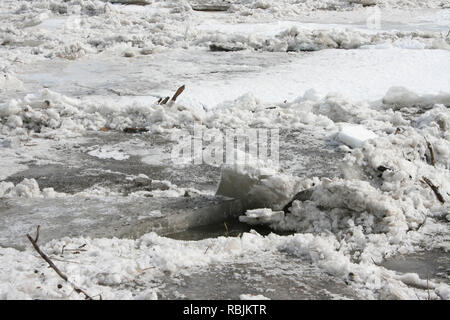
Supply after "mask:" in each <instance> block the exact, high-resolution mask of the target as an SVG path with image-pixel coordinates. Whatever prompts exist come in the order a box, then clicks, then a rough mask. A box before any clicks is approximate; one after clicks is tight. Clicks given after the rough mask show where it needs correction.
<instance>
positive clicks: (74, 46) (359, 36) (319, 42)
mask: <svg viewBox="0 0 450 320" xmlns="http://www.w3.org/2000/svg"><path fill="white" fill-rule="evenodd" d="M391 2H392V3H394V1H389V3H391ZM383 3H384V2H383ZM416 4H417V5H419V4H420V5H424V6H428V5H429V6H432V2H431V1H413V2H411V1H409V3H408V5H412V6H413V7H414V6H415V5H416ZM0 5H1V6H2V7H4V8H5V9H6V10H8V11H10V12H14V14H11V15H8V16H6V17H5V18H4V21H3V23H2V24H1V25H0V44H2V46H1V47H0V50H1V51H2V52H3V54H2V55H3V57H2V58H0V59H6V60H8V61H11V62H12V61H15V62H17V59H18V55H19V54H20V59H19V60H20V61H22V60H27V59H36V58H38V57H39V58H42V59H53V58H57V57H58V58H63V59H69V60H75V59H79V58H81V57H83V56H84V55H86V54H97V53H102V52H104V51H112V52H113V53H114V54H118V55H123V56H126V57H133V56H135V55H140V54H145V55H146V54H151V53H153V52H156V51H158V50H160V48H188V47H190V46H208V45H210V44H212V43H213V44H216V45H220V46H225V47H229V46H235V47H237V48H240V49H252V50H264V51H312V50H321V49H325V48H342V49H351V48H359V47H364V46H366V45H379V44H384V43H387V44H386V45H392V46H395V47H402V48H404V47H407V48H431V49H447V50H448V49H449V43H448V41H450V39H449V38H445V35H441V34H440V33H437V32H436V33H431V32H430V33H424V32H392V33H390V32H379V33H377V34H366V33H362V32H357V31H350V30H304V29H298V28H288V29H286V30H285V31H283V32H280V33H279V34H278V35H276V36H270V35H264V36H260V35H257V34H251V35H247V36H245V35H242V34H227V33H221V32H210V31H207V30H206V31H202V30H200V29H198V28H196V24H197V23H199V22H200V21H201V20H199V18H198V17H196V16H195V13H194V12H193V11H192V8H191V5H190V4H189V2H188V1H186V0H178V1H175V0H173V1H153V2H152V4H151V6H149V7H151V10H127V9H126V6H116V5H113V4H111V3H108V2H107V3H105V2H103V1H100V0H89V1H80V0H70V1H66V2H64V3H61V2H59V1H54V0H41V1H34V2H33V4H30V3H29V2H26V1H4V2H3V1H2V3H1V4H0ZM317 6H319V7H320V8H321V9H323V7H324V6H325V8H328V7H329V6H331V7H333V8H334V9H337V8H341V7H342V8H345V7H348V6H349V3H348V2H347V1H338V0H329V1H327V2H323V1H305V2H300V3H299V2H298V1H284V2H281V1H273V2H272V1H242V2H237V3H235V4H233V5H232V7H231V8H230V10H229V11H230V12H229V14H230V16H229V18H228V19H230V20H231V21H233V19H238V20H239V19H241V18H242V17H244V18H245V19H247V18H248V19H250V18H249V17H248V16H249V15H250V14H251V15H250V17H251V19H253V20H255V21H256V20H258V21H259V20H261V19H263V20H262V21H267V19H276V18H281V17H283V18H284V19H286V17H287V16H292V15H293V14H294V15H295V14H299V13H301V12H304V11H305V10H311V9H314V8H316V7H317ZM349 8H353V6H350V7H349ZM316 9H317V8H316ZM246 10H250V12H249V13H247V14H246V13H245V12H246ZM239 17H241V18H239ZM239 21H240V20H239ZM241 22H245V20H244V21H241ZM24 47H25V48H28V49H29V50H26V51H25V52H24V50H23V48H24ZM0 63H1V60H0Z"/></svg>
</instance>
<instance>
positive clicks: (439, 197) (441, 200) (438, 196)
mask: <svg viewBox="0 0 450 320" xmlns="http://www.w3.org/2000/svg"><path fill="white" fill-rule="evenodd" d="M422 179H423V181H424V182H425V183H426V184H427V185H428V186H429V187H430V188H431V190H433V192H434V194H435V195H436V198H437V199H438V200H439V201H440V202H441V203H445V200H444V197H443V196H442V194H441V193H440V192H439V188H438V187H436V186H435V185H434V184H433V183H432V182H431V181H430V180H429V179H428V178H426V177H422Z"/></svg>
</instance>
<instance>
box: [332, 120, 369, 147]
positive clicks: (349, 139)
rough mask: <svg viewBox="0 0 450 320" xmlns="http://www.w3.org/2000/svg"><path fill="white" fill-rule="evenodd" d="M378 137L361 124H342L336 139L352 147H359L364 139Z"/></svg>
mask: <svg viewBox="0 0 450 320" xmlns="http://www.w3.org/2000/svg"><path fill="white" fill-rule="evenodd" d="M376 137H378V136H377V135H376V134H375V133H374V132H372V131H370V130H367V129H366V128H364V127H362V126H354V125H353V126H348V125H347V126H344V128H342V130H341V131H339V135H338V139H339V140H341V141H342V142H343V143H345V144H346V145H348V146H349V147H352V148H358V147H361V145H362V144H363V143H364V141H367V140H369V139H374V138H376Z"/></svg>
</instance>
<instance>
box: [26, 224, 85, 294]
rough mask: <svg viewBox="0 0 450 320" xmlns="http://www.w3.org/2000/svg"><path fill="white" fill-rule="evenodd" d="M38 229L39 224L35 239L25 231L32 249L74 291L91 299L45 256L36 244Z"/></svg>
mask: <svg viewBox="0 0 450 320" xmlns="http://www.w3.org/2000/svg"><path fill="white" fill-rule="evenodd" d="M39 229H40V226H38V227H37V231H36V238H35V239H33V238H32V237H31V236H30V235H29V234H28V233H27V238H28V240H30V242H31V244H32V245H33V247H34V249H35V250H36V251H37V253H39V255H40V256H41V257H42V259H44V260H45V261H46V262H47V263H48V265H49V266H50V267H51V268H52V269H53V270H55V272H56V273H57V274H58V276H60V277H61V278H62V279H63V280H64V281H66V282H67V283H69V284H70V285H71V286H72V287H73V289H74V290H75V292H77V293H82V294H84V296H85V297H86V300H92V298H91V297H90V296H89V295H88V294H87V293H86V292H84V290H83V289H80V288H78V287H77V286H76V285H75V284H73V283H72V282H70V281H69V279H68V278H67V276H66V275H65V274H64V273H62V272H61V271H60V270H59V269H58V267H57V266H56V265H55V264H54V263H53V262H52V260H50V258H49V257H47V255H46V254H45V253H44V252H42V251H41V249H40V248H39V246H38V245H37V240H38V239H39Z"/></svg>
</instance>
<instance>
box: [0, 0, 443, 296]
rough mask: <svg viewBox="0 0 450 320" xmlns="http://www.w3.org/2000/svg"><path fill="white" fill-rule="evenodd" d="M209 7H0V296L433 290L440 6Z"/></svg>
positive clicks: (438, 197)
mask: <svg viewBox="0 0 450 320" xmlns="http://www.w3.org/2000/svg"><path fill="white" fill-rule="evenodd" d="M224 3H225V2H222V1H214V3H213V2H211V1H206V0H198V1H190V0H189V1H187V0H170V1H162V0H154V1H132V0H130V1H127V0H122V1H106V0H105V1H100V0H90V1H79V0H68V1H64V2H63V3H60V2H57V1H48V0H36V1H32V2H30V1H22V0H20V1H10V0H5V1H1V2H0V21H1V22H0V158H1V166H0V218H1V221H2V223H0V298H1V299H82V298H83V297H82V296H81V295H77V294H76V293H75V292H73V290H72V288H71V287H70V286H67V285H66V284H65V283H62V282H61V279H60V278H59V277H58V275H56V274H55V273H54V272H53V270H52V269H50V268H42V263H43V261H42V260H41V259H40V258H39V256H37V255H36V254H35V252H34V251H32V250H33V248H32V247H31V246H30V245H29V243H28V242H27V239H26V237H24V235H26V234H27V233H30V234H33V232H35V230H36V226H37V225H41V234H40V240H39V244H40V246H41V248H42V249H43V251H44V252H46V253H47V254H48V255H49V256H50V257H51V258H52V259H54V262H55V263H56V264H57V265H58V267H60V268H61V269H62V271H63V272H64V273H66V274H67V275H68V276H69V279H70V281H73V282H74V283H76V284H77V285H79V286H81V287H83V289H85V290H86V291H87V292H89V294H91V295H92V296H95V295H98V294H101V296H102V298H104V299H168V298H175V299H180V298H187V299H204V298H218V299H239V298H240V299H266V298H268V299H280V298H285V299H289V298H290V299H292V298H299V299H305V298H306V299H324V298H325V299H347V298H348V299H430V298H431V299H449V296H450V294H449V292H450V289H449V288H450V283H449V281H448V276H447V275H446V270H447V269H448V261H447V260H448V259H447V260H446V257H447V256H448V250H450V238H449V235H450V230H449V224H448V220H449V214H448V212H449V204H448V203H449V201H450V199H449V196H448V195H449V194H450V184H449V181H450V175H449V165H450V164H449V157H450V134H449V128H450V113H449V109H448V107H449V106H450V95H449V86H448V84H449V83H450V74H449V72H447V70H449V69H450V58H449V57H450V55H449V53H450V51H449V49H450V38H449V37H448V34H447V33H448V18H449V8H448V5H446V3H443V2H442V1H440V0H432V1H421V0H408V1H398V0H383V1H381V0H380V1H373V0H369V1H367V0H355V1H348V0H324V1H314V0H305V1H295V0H280V1H269V0H264V1H261V0H231V1H229V2H226V3H225V4H224ZM211 10H214V11H211ZM377 17H379V18H380V21H379V24H373V23H372V24H371V23H369V22H371V21H372V20H373V21H372V22H377V21H376V18H377ZM371 19H372V20H371ZM181 85H185V88H186V89H185V91H184V92H183V93H182V94H181V95H180V97H179V98H178V99H177V100H176V102H170V103H169V104H166V105H161V104H158V102H157V101H158V99H160V98H164V97H166V96H172V95H173V93H174V92H175V91H176V90H177V88H179V87H180V86H181ZM130 128H132V129H131V130H130ZM248 128H251V129H264V130H275V129H276V130H279V138H280V148H279V162H276V161H273V159H272V160H270V161H268V160H267V159H257V158H256V157H255V158H252V157H250V156H249V157H248V158H247V161H238V163H231V164H230V163H225V164H223V165H221V164H217V163H213V164H211V163H202V164H198V163H193V162H192V161H191V160H192V159H190V158H189V157H188V156H187V157H183V159H181V160H182V161H178V162H176V161H174V159H173V158H172V153H171V151H172V149H173V148H174V147H175V146H177V143H178V141H179V139H178V138H174V136H173V135H172V134H176V133H191V132H192V130H195V129H202V130H205V131H207V130H211V131H210V132H209V133H210V134H211V135H215V136H219V135H220V133H222V132H224V131H225V130H229V129H238V130H244V129H248ZM133 129H136V131H138V132H139V133H130V131H133ZM204 147H205V149H203V150H202V151H203V153H201V157H200V158H201V159H200V158H199V157H198V155H197V158H196V159H197V160H202V159H204V157H206V155H207V152H208V151H210V149H208V147H209V145H204ZM237 155H238V158H239V159H240V160H242V159H245V158H246V157H244V156H245V152H244V150H240V152H239V153H238V154H237ZM426 181H428V182H426ZM431 186H432V187H431ZM214 193H216V195H214ZM211 224H213V225H211ZM233 224H235V225H238V226H239V227H238V228H237V230H233V227H232V226H233ZM247 224H248V225H250V226H248V225H247ZM194 227H197V228H202V229H201V230H202V231H195V230H196V229H195V228H194ZM252 228H255V230H253V229H252ZM197 230H198V229H197ZM256 230H258V231H256ZM260 231H261V232H260ZM154 232H157V233H158V234H156V233H154ZM174 233H176V235H174ZM169 235H171V236H172V238H170V237H169ZM183 239H184V240H183ZM187 239H190V240H187ZM75 252H76V253H75ZM422 253H423V254H424V256H425V257H428V258H426V259H424V260H423V261H422V260H420V261H418V260H417V259H416V257H417V255H420V254H422ZM430 268H431V269H430ZM430 270H431V271H432V272H428V271H430ZM36 271H37V273H36ZM220 279H227V281H226V282H223V281H222V282H220ZM59 284H61V285H62V286H60V288H59V289H58V285H59ZM218 287H220V288H221V290H217V288H218Z"/></svg>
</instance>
